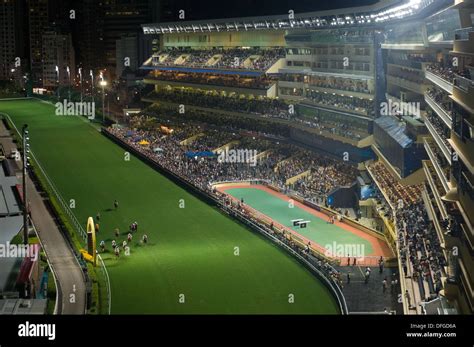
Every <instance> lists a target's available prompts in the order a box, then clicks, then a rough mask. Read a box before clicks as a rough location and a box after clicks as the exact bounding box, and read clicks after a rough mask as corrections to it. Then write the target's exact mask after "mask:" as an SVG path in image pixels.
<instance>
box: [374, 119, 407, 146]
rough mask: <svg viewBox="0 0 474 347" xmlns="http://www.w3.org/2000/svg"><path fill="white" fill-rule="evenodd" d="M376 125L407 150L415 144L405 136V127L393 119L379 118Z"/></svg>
mask: <svg viewBox="0 0 474 347" xmlns="http://www.w3.org/2000/svg"><path fill="white" fill-rule="evenodd" d="M375 123H377V124H378V125H379V126H380V127H381V128H382V129H383V130H384V131H385V132H386V133H387V134H388V135H389V136H390V137H392V138H393V139H394V140H395V141H397V142H398V143H399V144H400V146H401V147H402V148H407V147H409V146H410V145H411V144H412V143H413V140H412V139H410V138H409V137H408V135H407V134H405V126H403V125H401V124H400V123H399V122H397V121H396V120H395V119H393V118H392V117H390V116H382V117H380V118H377V119H376V120H375Z"/></svg>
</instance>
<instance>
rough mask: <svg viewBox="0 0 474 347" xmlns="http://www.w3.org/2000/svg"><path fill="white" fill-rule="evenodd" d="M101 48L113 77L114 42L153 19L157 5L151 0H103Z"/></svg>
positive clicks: (106, 65)
mask: <svg viewBox="0 0 474 347" xmlns="http://www.w3.org/2000/svg"><path fill="white" fill-rule="evenodd" d="M103 15H104V17H103V30H104V31H103V32H104V40H103V48H104V50H105V61H104V63H105V67H106V68H107V70H108V72H109V75H110V76H111V77H114V76H115V75H118V74H116V73H115V69H116V67H117V61H116V58H117V55H116V43H117V40H118V39H120V38H121V37H122V36H124V35H126V34H130V33H134V34H135V33H138V31H139V30H140V25H141V24H144V23H149V22H150V21H155V20H156V19H157V17H158V6H157V2H156V1H152V0H108V1H104V2H103Z"/></svg>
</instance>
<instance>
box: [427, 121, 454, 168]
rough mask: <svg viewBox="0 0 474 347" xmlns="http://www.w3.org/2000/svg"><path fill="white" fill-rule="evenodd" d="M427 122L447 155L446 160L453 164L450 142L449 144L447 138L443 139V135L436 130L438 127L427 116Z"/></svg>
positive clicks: (429, 129)
mask: <svg viewBox="0 0 474 347" xmlns="http://www.w3.org/2000/svg"><path fill="white" fill-rule="evenodd" d="M425 124H426V127H427V128H428V131H429V132H430V134H431V136H433V139H434V140H435V141H436V144H437V145H438V147H439V148H440V149H441V152H442V153H443V155H444V156H445V158H446V160H447V161H448V163H449V164H450V165H451V152H452V150H451V147H448V146H449V144H447V143H446V141H445V139H443V137H441V135H440V134H439V133H438V131H436V128H435V127H434V126H433V124H432V123H431V122H430V120H429V119H428V117H425Z"/></svg>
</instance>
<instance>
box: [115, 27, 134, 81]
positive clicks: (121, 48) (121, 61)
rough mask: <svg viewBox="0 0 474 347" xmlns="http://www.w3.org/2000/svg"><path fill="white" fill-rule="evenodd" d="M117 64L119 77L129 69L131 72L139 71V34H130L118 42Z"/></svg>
mask: <svg viewBox="0 0 474 347" xmlns="http://www.w3.org/2000/svg"><path fill="white" fill-rule="evenodd" d="M116 62H117V68H116V70H115V73H116V75H117V77H119V76H121V75H122V72H123V70H125V68H127V67H128V68H129V69H130V70H131V71H136V70H137V69H138V66H139V62H138V34H129V35H126V36H123V37H121V38H120V39H118V40H117V41H116Z"/></svg>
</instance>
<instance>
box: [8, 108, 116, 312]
mask: <svg viewBox="0 0 474 347" xmlns="http://www.w3.org/2000/svg"><path fill="white" fill-rule="evenodd" d="M2 114H3V115H4V116H6V117H7V118H8V121H9V122H10V124H11V125H12V126H13V128H14V129H15V131H16V132H17V134H18V136H20V137H21V136H22V135H21V133H20V131H19V130H18V128H17V127H16V125H15V123H14V122H13V121H12V119H11V118H10V116H9V115H8V114H6V113H2ZM30 155H31V158H32V159H33V160H34V162H35V164H36V167H37V168H38V169H39V170H40V171H41V174H42V176H43V177H44V179H45V181H46V183H47V185H48V188H49V189H50V191H51V192H52V193H53V194H54V196H55V198H56V199H57V201H58V202H59V204H60V205H61V208H62V210H63V211H64V212H65V213H66V215H67V216H68V218H69V221H70V222H71V223H72V224H73V228H74V229H75V231H76V233H77V234H78V235H79V236H81V237H82V239H83V241H84V242H87V233H86V231H85V230H84V228H83V227H82V225H81V223H79V221H78V220H77V218H76V216H75V215H74V213H73V212H72V211H71V209H70V208H69V206H68V205H67V204H66V202H65V201H64V199H63V198H62V196H61V194H60V193H59V191H58V189H57V188H56V186H55V185H54V183H53V182H52V180H51V179H50V178H49V176H48V174H47V173H46V171H45V170H44V169H43V166H42V165H41V163H40V161H39V160H38V158H37V157H36V156H35V154H34V152H33V151H32V150H31V149H30ZM74 253H75V252H74ZM99 260H100V262H99V265H100V266H101V272H102V273H105V281H104V282H105V283H106V287H107V296H108V298H107V303H108V305H109V307H108V309H107V311H108V312H109V314H110V311H111V307H110V304H111V289H110V279H109V276H108V273H107V269H106V268H105V264H104V262H103V260H102V258H101V257H100V256H99ZM79 264H80V263H79ZM102 267H103V269H102Z"/></svg>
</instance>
